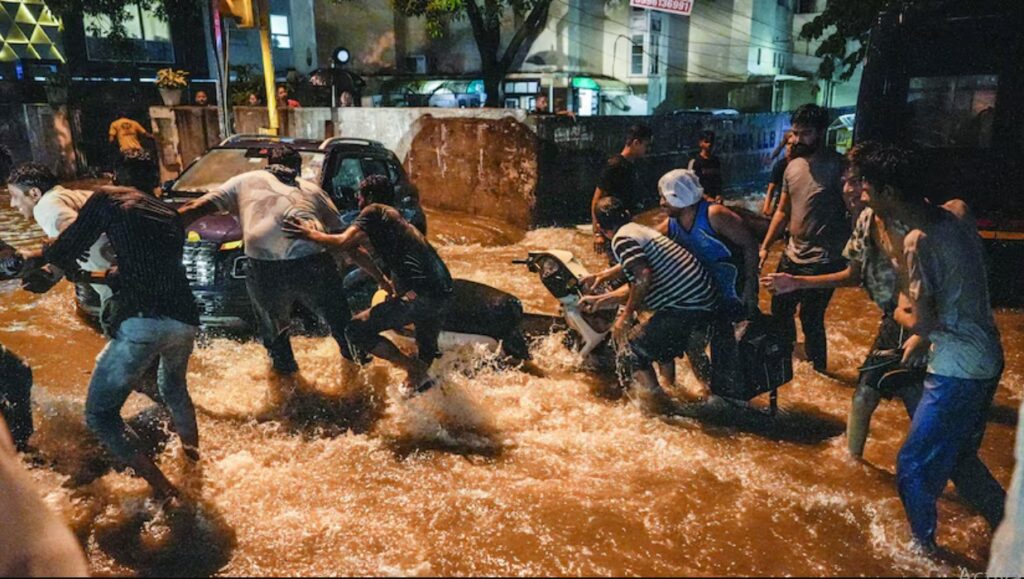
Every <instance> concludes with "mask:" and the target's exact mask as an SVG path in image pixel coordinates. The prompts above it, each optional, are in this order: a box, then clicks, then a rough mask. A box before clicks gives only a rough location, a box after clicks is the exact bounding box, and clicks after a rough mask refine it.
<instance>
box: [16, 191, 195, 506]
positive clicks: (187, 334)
mask: <svg viewBox="0 0 1024 579" xmlns="http://www.w3.org/2000/svg"><path fill="white" fill-rule="evenodd" d="M121 173H122V171H119V173H118V183H121V184H128V185H132V187H104V188H102V189H100V190H98V191H96V192H95V193H94V194H93V195H92V196H91V197H90V198H89V200H88V201H87V202H86V203H85V205H84V206H83V207H82V209H81V211H80V212H79V214H78V218H77V219H75V221H74V223H72V224H71V225H70V226H68V228H67V229H65V230H64V231H63V232H62V233H61V234H60V237H58V238H57V239H56V241H54V242H53V244H52V245H50V246H49V247H46V248H44V249H42V250H37V251H35V252H32V253H28V254H25V255H24V258H25V260H26V267H27V268H34V267H40V266H41V265H42V264H44V263H53V264H55V265H57V266H58V267H60V268H61V269H62V270H64V271H65V272H66V274H67V275H68V276H69V277H71V278H74V279H81V280H82V281H94V280H93V279H92V278H89V276H88V275H83V274H82V273H81V272H80V270H79V267H78V264H77V259H78V257H79V256H80V255H82V254H83V253H84V252H86V251H87V250H88V249H89V247H90V246H91V245H92V244H93V243H94V242H95V241H96V240H97V239H98V238H99V237H100V235H102V234H104V233H105V234H106V235H107V238H108V239H109V240H110V244H111V246H112V247H113V249H114V252H115V253H116V254H117V257H118V264H117V268H116V270H112V271H111V272H108V274H107V275H106V276H105V282H106V283H108V284H110V286H111V288H112V289H113V297H111V298H110V299H109V300H107V303H106V304H105V306H104V329H105V330H106V331H107V333H108V334H109V335H110V338H111V339H110V342H108V343H107V346H106V347H105V348H104V349H103V351H102V352H101V353H100V355H99V357H98V358H97V359H96V368H95V369H94V370H93V375H92V379H91V380H90V382H89V393H88V396H87V398H86V402H85V417H86V424H88V426H89V428H90V429H91V430H92V431H93V432H94V433H95V434H96V436H97V437H99V439H100V441H101V442H102V443H103V444H104V445H105V446H106V447H107V448H108V449H109V450H110V451H111V453H113V454H114V455H115V456H116V457H117V458H118V459H120V460H122V461H124V462H125V463H127V465H128V466H130V467H131V468H132V469H134V470H135V472H136V473H137V474H138V475H139V476H141V477H142V478H144V479H146V481H147V482H148V483H149V484H150V486H152V487H153V490H154V493H155V494H156V496H157V497H158V498H167V497H170V496H174V495H176V494H177V489H175V488H174V486H173V485H172V484H171V482H170V481H169V480H167V477H166V476H164V474H163V473H162V472H161V471H160V469H159V468H158V467H157V466H156V463H155V462H154V461H153V460H152V459H151V458H150V457H148V456H146V455H145V454H144V453H143V452H142V450H141V447H140V446H139V444H138V439H137V437H136V435H135V433H134V432H132V430H131V428H130V427H128V426H127V425H126V424H125V423H124V421H123V420H122V418H121V407H122V406H123V405H124V403H125V401H126V400H127V398H128V395H129V394H131V392H132V390H133V386H134V385H135V383H136V382H138V381H139V380H140V379H141V377H142V375H143V374H144V373H145V371H146V369H148V368H149V367H151V366H152V365H153V364H154V363H159V371H158V375H157V383H158V386H159V389H160V394H161V396H162V398H163V400H164V403H165V404H166V405H167V407H168V409H169V410H170V412H171V418H172V421H173V423H174V428H175V431H176V432H177V433H178V436H179V437H180V438H181V441H182V446H183V448H184V451H185V455H186V456H187V457H188V458H189V459H191V460H193V461H196V460H198V459H199V430H198V427H197V425H196V414H195V408H194V407H193V405H192V399H191V398H190V397H189V394H188V385H187V383H186V370H187V369H188V359H189V356H190V355H191V354H192V345H193V341H194V339H195V336H196V332H197V326H198V325H199V310H198V308H197V307H196V304H195V301H194V299H193V297H192V292H191V290H190V289H189V285H188V279H187V278H186V277H185V268H184V266H182V263H181V256H182V247H183V245H184V242H185V229H184V227H183V226H182V222H181V219H180V218H179V217H178V214H177V213H176V212H175V211H174V210H173V209H171V208H170V207H169V206H167V205H166V204H164V203H163V202H161V201H160V200H158V199H156V198H155V197H153V196H152V195H148V194H145V193H142V191H143V190H147V189H145V187H146V186H147V185H149V184H150V183H141V182H139V181H140V180H138V179H133V178H127V179H123V178H122V174H121ZM87 278H88V279H87Z"/></svg>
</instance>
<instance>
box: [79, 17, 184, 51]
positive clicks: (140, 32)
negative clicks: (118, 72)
mask: <svg viewBox="0 0 1024 579" xmlns="http://www.w3.org/2000/svg"><path fill="white" fill-rule="evenodd" d="M123 10H124V11H125V23H124V28H125V34H126V36H127V37H128V39H129V40H130V41H131V43H132V49H133V50H134V52H135V54H134V55H125V54H120V53H119V52H118V50H117V47H116V46H114V45H113V44H112V43H111V42H110V40H109V39H108V37H109V36H110V31H111V24H110V19H109V18H107V17H106V16H101V15H88V14H87V15H85V16H84V17H83V18H82V21H83V25H84V27H85V51H86V55H87V56H88V58H89V60H132V59H133V56H134V60H135V61H137V62H174V44H173V43H172V42H171V26H170V23H168V22H167V20H166V19H165V18H161V17H159V16H157V14H156V13H155V12H153V11H152V10H149V9H148V8H142V7H140V6H139V5H137V4H128V5H126V6H125V7H124V8H123Z"/></svg>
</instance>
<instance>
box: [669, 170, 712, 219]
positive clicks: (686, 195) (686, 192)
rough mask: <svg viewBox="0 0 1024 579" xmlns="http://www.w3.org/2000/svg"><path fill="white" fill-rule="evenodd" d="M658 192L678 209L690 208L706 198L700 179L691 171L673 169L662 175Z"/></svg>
mask: <svg viewBox="0 0 1024 579" xmlns="http://www.w3.org/2000/svg"><path fill="white" fill-rule="evenodd" d="M658 192H659V193H661V196H662V197H663V198H664V199H665V201H666V202H668V204H669V205H671V206H672V207H675V208H676V209H683V208H684V207H689V206H690V205H693V204H694V203H696V202H698V201H700V200H701V198H702V197H703V196H704V188H703V187H701V186H700V179H699V178H698V177H697V174H696V173H694V172H693V171H691V170H689V169H673V170H671V171H669V172H668V173H665V174H664V175H662V176H661V179H659V180H658Z"/></svg>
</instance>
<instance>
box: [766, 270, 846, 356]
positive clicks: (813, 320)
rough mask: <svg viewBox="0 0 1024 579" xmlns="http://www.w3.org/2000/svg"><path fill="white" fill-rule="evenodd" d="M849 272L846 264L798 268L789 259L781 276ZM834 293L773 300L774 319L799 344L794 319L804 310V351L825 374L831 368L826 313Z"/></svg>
mask: <svg viewBox="0 0 1024 579" xmlns="http://www.w3.org/2000/svg"><path fill="white" fill-rule="evenodd" d="M845 268H846V262H845V261H842V260H840V261H833V262H829V263H820V264H809V265H798V264H795V263H793V262H791V261H790V260H789V258H787V257H786V256H785V255H783V256H782V260H781V261H780V262H779V268H778V269H777V270H776V271H778V272H779V273H788V274H790V275H821V274H825V273H835V272H837V271H842V270H843V269H845ZM833 291H834V290H832V289H804V290H797V291H795V292H792V293H788V294H783V295H775V296H772V316H774V317H775V318H776V319H777V320H779V323H780V324H781V327H782V329H783V331H784V332H785V333H786V337H787V338H788V339H789V341H790V342H791V343H796V321H795V320H794V319H793V316H794V315H795V314H796V313H797V309H798V308H799V310H800V314H799V315H800V328H801V329H802V330H803V332H804V339H805V342H804V350H805V351H806V352H807V358H808V359H809V360H810V361H811V364H813V365H814V369H815V370H817V371H818V372H824V371H825V369H826V368H827V366H828V341H827V340H826V337H825V310H826V309H828V302H829V301H830V300H831V299H832V293H833Z"/></svg>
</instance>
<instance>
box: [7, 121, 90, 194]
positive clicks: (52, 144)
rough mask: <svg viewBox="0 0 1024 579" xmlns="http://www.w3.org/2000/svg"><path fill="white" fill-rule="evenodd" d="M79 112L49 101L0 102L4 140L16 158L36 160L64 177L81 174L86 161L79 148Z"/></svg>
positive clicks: (17, 160)
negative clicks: (54, 104) (41, 102)
mask: <svg viewBox="0 0 1024 579" xmlns="http://www.w3.org/2000/svg"><path fill="white" fill-rule="evenodd" d="M78 114H79V113H78V112H77V111H75V112H74V114H73V116H69V114H68V109H67V107H65V106H61V107H60V108H58V109H54V108H52V107H51V106H50V105H45V104H31V105H0V144H2V145H6V146H7V147H8V148H10V150H11V154H12V155H13V156H14V160H15V162H19V163H20V162H24V161H35V162H37V163H42V164H44V165H47V166H48V167H50V168H51V169H53V171H54V172H55V173H56V174H57V176H59V177H61V178H62V179H64V178H72V177H74V176H76V174H77V167H78V165H80V164H83V163H84V162H82V161H81V159H82V156H81V153H80V152H79V151H77V150H76V148H75V143H76V142H77V141H78V137H79V135H80V134H81V126H80V124H79V117H78Z"/></svg>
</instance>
